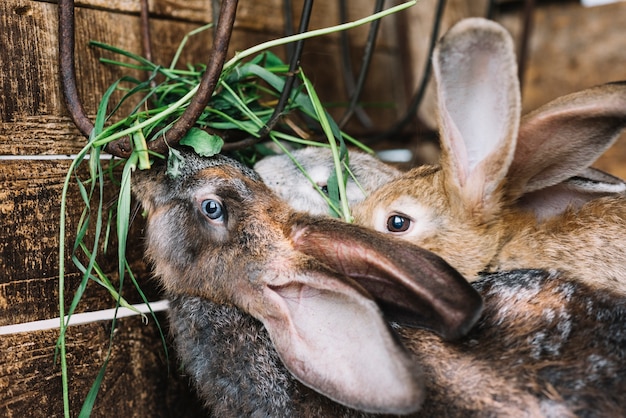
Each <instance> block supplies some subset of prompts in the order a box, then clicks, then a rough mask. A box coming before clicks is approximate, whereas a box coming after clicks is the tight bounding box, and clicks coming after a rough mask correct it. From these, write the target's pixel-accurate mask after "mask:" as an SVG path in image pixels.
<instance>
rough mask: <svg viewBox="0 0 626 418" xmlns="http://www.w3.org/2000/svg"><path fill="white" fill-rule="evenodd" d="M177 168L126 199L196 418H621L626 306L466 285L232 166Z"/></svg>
mask: <svg viewBox="0 0 626 418" xmlns="http://www.w3.org/2000/svg"><path fill="white" fill-rule="evenodd" d="M183 155H184V157H185V160H184V161H185V162H184V165H183V167H182V168H181V170H180V174H179V175H178V176H177V177H172V176H170V175H168V174H166V173H165V172H164V171H165V170H164V169H163V167H162V166H158V165H155V167H153V168H152V169H150V170H148V171H146V172H138V173H136V174H135V175H134V176H133V191H134V193H135V195H136V197H137V198H138V200H139V201H140V203H141V204H142V206H143V208H144V209H145V211H146V213H147V224H146V255H147V258H148V260H149V261H150V262H151V264H152V266H153V267H154V272H155V275H156V276H157V277H158V279H159V281H160V284H161V285H162V287H163V289H164V291H165V293H166V295H167V296H168V298H169V300H170V310H169V321H170V332H171V333H172V335H173V337H174V343H175V347H176V349H177V353H178V356H179V358H180V360H181V362H182V365H183V366H184V369H185V371H186V373H187V374H188V375H189V376H190V377H191V379H192V381H193V382H194V384H195V387H196V389H197V391H198V393H199V395H200V396H201V398H202V399H203V400H204V402H205V405H206V407H207V413H208V414H209V415H210V416H215V417H223V416H228V417H230V416H276V417H287V416H297V417H327V416H333V417H353V416H354V417H358V416H361V417H363V416H373V415H371V414H393V415H411V416H423V417H430V416H463V417H465V416H481V417H487V416H498V417H500V416H502V417H506V416H510V417H522V416H533V417H535V416H553V417H567V416H577V415H578V416H582V417H585V416H589V417H591V416H598V417H600V416H619V415H623V414H624V413H625V412H626V397H624V396H623V393H624V390H626V370H625V369H626V358H625V357H626V323H625V322H624V321H623V318H624V315H625V314H626V299H625V298H624V296H623V295H620V294H617V293H614V292H610V291H600V290H598V289H594V288H592V287H590V286H588V285H586V284H585V283H582V282H580V281H578V280H573V279H571V278H569V277H567V276H565V275H564V273H561V272H556V271H554V272H549V271H542V270H517V271H511V272H498V273H484V274H483V275H482V276H481V278H480V279H479V280H477V281H475V282H473V283H471V284H470V283H469V282H467V281H466V280H465V278H464V277H462V276H461V275H460V274H459V273H458V272H457V271H456V270H455V269H453V268H451V267H450V265H449V264H447V263H446V262H445V261H444V260H443V259H441V258H440V257H438V256H436V255H435V254H433V253H431V252H429V251H426V250H423V249H421V248H419V247H417V246H415V245H413V244H410V243H404V242H402V241H401V240H397V239H395V238H394V237H390V236H388V235H386V234H383V233H380V232H377V231H373V230H371V229H367V228H364V227H361V226H358V225H354V224H349V223H345V222H342V221H340V220H338V219H333V218H330V217H327V216H320V215H310V214H308V213H305V212H299V211H295V210H294V209H293V208H291V207H290V206H289V205H288V204H287V203H286V202H285V201H283V200H282V199H281V198H279V197H278V196H277V195H276V194H274V193H273V192H272V191H271V190H270V189H269V188H268V187H267V186H266V185H265V184H264V183H263V182H262V181H261V178H260V177H259V176H258V175H257V174H256V173H255V172H254V171H252V170H251V169H249V168H247V167H245V166H243V165H242V164H240V163H238V162H236V161H234V160H232V159H230V158H228V157H225V156H221V155H216V156H214V157H210V158H201V157H198V156H196V155H194V154H192V153H186V152H185V153H183ZM376 416H379V415H376Z"/></svg>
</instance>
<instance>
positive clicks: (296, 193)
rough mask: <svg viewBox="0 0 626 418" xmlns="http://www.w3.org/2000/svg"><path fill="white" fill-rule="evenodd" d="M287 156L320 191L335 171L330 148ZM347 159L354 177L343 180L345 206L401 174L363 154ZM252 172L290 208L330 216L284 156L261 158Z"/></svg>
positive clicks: (356, 152) (353, 153)
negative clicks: (345, 195) (344, 181)
mask: <svg viewBox="0 0 626 418" xmlns="http://www.w3.org/2000/svg"><path fill="white" fill-rule="evenodd" d="M291 154H292V156H293V158H294V159H295V160H296V161H297V162H298V163H299V164H300V165H301V166H302V167H303V168H304V170H305V171H306V172H307V174H308V175H309V177H310V179H311V180H312V181H313V183H315V185H316V186H318V187H319V188H320V189H322V190H324V188H325V187H326V186H327V182H328V178H329V177H330V175H331V174H332V173H333V171H334V170H335V166H334V163H333V157H332V153H331V150H330V148H326V147H322V146H309V147H306V148H301V149H298V150H295V151H292V152H291ZM348 157H349V164H348V166H349V168H350V170H351V171H352V173H353V174H354V178H352V177H351V176H348V178H347V185H346V193H347V196H348V205H349V206H352V205H354V204H355V203H357V202H360V201H362V200H363V199H364V198H365V197H366V196H367V195H368V194H369V193H371V192H372V191H374V190H376V189H377V188H379V187H380V186H382V185H383V184H385V183H387V182H388V181H389V180H391V179H392V178H394V177H396V176H398V175H399V174H400V173H401V171H400V170H398V169H397V168H395V167H393V166H392V165H389V164H386V163H384V162H383V161H381V160H379V159H378V158H376V157H375V156H374V155H371V154H368V153H366V152H363V151H359V150H356V149H354V150H349V152H348ZM254 170H255V171H256V172H257V173H258V174H259V175H260V176H261V178H262V179H263V181H264V182H265V184H267V185H268V186H269V187H270V188H271V189H272V190H273V191H274V192H275V193H276V194H278V195H279V196H280V197H282V198H283V199H285V200H286V201H288V202H289V204H290V205H291V206H292V207H293V208H294V209H297V210H302V211H306V212H308V213H311V214H319V215H327V214H329V213H330V210H329V207H328V203H326V201H325V200H324V198H323V197H322V196H321V195H320V193H319V191H318V190H317V189H316V188H315V186H314V185H313V184H311V180H309V179H307V177H306V176H305V175H304V174H303V173H302V171H300V169H299V168H298V166H297V165H296V164H295V163H294V162H293V160H292V159H291V158H290V157H289V156H288V155H287V154H279V155H272V156H268V157H265V158H262V159H260V160H259V161H258V162H257V163H256V164H255V165H254ZM355 180H356V181H355Z"/></svg>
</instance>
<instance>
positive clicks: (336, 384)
mask: <svg viewBox="0 0 626 418" xmlns="http://www.w3.org/2000/svg"><path fill="white" fill-rule="evenodd" d="M295 216H296V218H294V219H292V221H293V222H290V223H289V224H290V225H293V226H292V227H291V232H290V235H291V239H292V241H293V248H294V250H295V251H296V254H299V255H292V256H289V257H288V261H285V260H278V259H277V260H274V261H273V262H272V265H273V268H274V269H275V270H276V272H275V273H273V274H269V275H268V274H265V275H264V277H263V279H262V280H263V282H264V284H263V286H264V287H263V288H264V290H263V292H262V297H261V298H258V299H257V300H256V301H254V302H252V303H249V304H248V306H247V310H248V311H249V312H250V313H251V314H253V315H254V316H255V317H257V318H258V319H259V320H261V321H262V322H263V324H264V325H265V327H266V328H267V330H268V332H269V334H270V338H271V339H272V342H273V344H274V346H275V347H276V350H277V352H278V353H279V355H280V357H281V359H282V361H283V363H284V364H285V366H286V367H287V368H288V369H289V371H290V372H291V373H292V374H293V375H294V376H295V377H296V378H297V379H299V380H300V381H301V382H303V383H304V384H305V385H307V386H309V387H311V388H313V389H315V390H316V391H318V392H320V393H322V394H324V395H325V396H327V397H329V398H331V399H333V400H335V401H337V402H339V403H341V404H344V405H347V406H349V407H353V408H356V409H359V410H363V411H368V412H377V413H388V414H405V413H411V412H414V411H416V410H418V409H419V407H420V405H421V402H422V400H423V397H424V391H423V382H422V376H421V373H420V370H419V367H418V365H416V364H415V362H414V361H413V359H412V358H411V356H410V354H409V353H408V352H406V350H405V349H404V347H403V346H402V345H401V344H400V343H399V340H398V338H397V337H396V336H395V335H394V333H393V331H392V330H391V328H390V327H389V325H388V324H387V321H386V318H385V315H384V313H383V312H382V311H381V309H380V308H379V306H378V304H377V303H376V301H385V303H386V304H387V305H388V307H391V306H397V308H398V309H400V310H402V312H403V315H402V317H407V318H408V317H409V316H410V313H411V312H414V316H416V317H417V319H416V320H415V322H416V323H419V324H421V325H422V326H424V327H427V328H432V329H435V330H437V331H438V332H439V331H440V332H441V333H442V334H445V336H446V337H450V338H454V337H459V336H461V335H463V334H465V333H466V332H467V331H469V329H470V328H471V327H472V325H473V324H474V323H475V322H476V321H477V319H478V317H479V315H480V313H481V310H482V299H481V298H480V296H479V295H478V293H476V291H475V290H474V289H473V288H472V287H471V285H469V283H467V282H466V281H465V280H464V279H463V278H462V277H460V275H459V274H458V273H457V272H456V271H454V270H453V269H452V268H450V267H449V266H448V265H447V264H445V262H443V260H441V259H440V258H438V257H436V256H434V255H432V254H431V253H427V252H424V253H422V250H420V249H419V248H417V247H412V246H410V245H407V244H406V243H402V242H399V241H398V240H394V239H392V238H390V237H387V236H385V235H383V234H380V233H378V232H375V231H369V230H366V229H364V228H361V227H358V226H355V225H350V224H346V223H344V222H340V221H336V220H332V219H312V218H310V217H307V216H303V215H295ZM407 247H408V248H409V250H405V251H400V249H402V248H405V249H406V248H407ZM411 249H413V250H411ZM425 254H426V255H425ZM283 263H287V264H283ZM396 295H401V296H400V297H398V298H396V297H395V296H396ZM396 299H398V300H397V303H396V305H394V304H393V301H395V300H396ZM391 311H392V312H393V309H391ZM385 312H386V311H385Z"/></svg>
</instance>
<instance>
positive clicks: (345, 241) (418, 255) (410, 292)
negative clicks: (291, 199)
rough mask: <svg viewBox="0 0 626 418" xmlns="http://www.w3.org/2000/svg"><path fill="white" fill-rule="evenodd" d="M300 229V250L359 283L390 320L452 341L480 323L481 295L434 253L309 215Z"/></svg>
mask: <svg viewBox="0 0 626 418" xmlns="http://www.w3.org/2000/svg"><path fill="white" fill-rule="evenodd" d="M295 225H296V226H294V231H297V232H294V233H292V236H293V237H294V238H292V239H293V241H294V246H295V248H296V249H298V250H299V251H301V252H303V253H305V254H307V255H310V256H313V257H315V258H317V259H318V260H320V261H322V262H324V263H325V264H326V265H328V266H330V267H331V268H333V269H334V270H336V271H338V272H340V273H341V274H343V275H345V276H347V277H350V278H351V279H353V280H355V281H356V282H357V283H358V284H359V285H360V286H362V287H363V288H365V289H366V290H367V291H368V292H369V293H370V294H371V295H372V296H373V297H374V298H375V299H376V301H377V302H378V304H379V305H380V306H381V308H382V310H383V312H384V313H385V315H386V316H387V319H389V320H391V321H394V322H399V323H401V324H402V325H405V326H411V327H419V328H426V329H429V330H431V331H434V332H436V333H437V334H439V335H440V336H442V337H443V338H445V339H450V340H451V339H455V338H458V337H460V336H462V335H465V333H467V331H469V329H470V328H471V327H472V326H473V325H474V323H475V322H476V320H477V319H478V316H479V315H480V312H481V309H482V298H481V297H480V295H479V294H478V292H476V290H475V289H474V288H473V287H472V286H471V285H470V284H469V283H468V282H467V280H466V279H465V278H463V276H461V274H459V273H458V272H457V271H456V270H455V269H454V268H452V267H451V266H450V265H449V264H448V263H446V262H445V261H444V260H443V259H442V258H441V257H439V256H437V255H435V254H433V253H431V252H430V251H426V250H424V249H422V248H420V247H417V246H415V245H412V244H410V243H407V242H405V241H399V240H397V239H394V238H392V237H390V236H387V235H385V234H381V233H379V232H375V231H369V230H365V229H363V228H361V227H358V226H355V225H350V224H347V223H344V222H339V221H332V220H315V219H314V220H311V218H308V217H307V218H302V219H301V220H300V221H298V222H296V224H295Z"/></svg>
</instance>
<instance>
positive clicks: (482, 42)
mask: <svg viewBox="0 0 626 418" xmlns="http://www.w3.org/2000/svg"><path fill="white" fill-rule="evenodd" d="M433 69H434V76H435V81H436V86H437V98H438V106H439V125H440V135H441V138H440V140H441V146H442V167H443V170H444V172H445V174H446V178H447V184H448V186H449V187H450V188H452V189H453V190H452V191H456V192H457V193H459V194H460V197H461V199H462V201H463V202H464V203H465V204H466V205H468V204H469V205H484V204H486V205H489V204H490V203H493V204H498V203H499V201H498V200H499V196H497V195H494V193H495V192H496V191H497V190H498V188H499V187H500V186H501V184H502V182H503V180H504V178H505V175H506V173H507V171H508V168H509V164H510V162H511V160H512V158H513V151H514V149H515V140H516V137H517V130H518V127H519V119H520V112H521V104H520V91H519V82H518V79H517V64H516V59H515V53H514V46H513V41H512V40H511V37H510V35H509V34H508V32H507V31H506V30H505V29H504V28H502V27H501V26H500V25H498V24H497V23H494V22H492V21H489V20H486V19H481V18H470V19H464V20H461V21H460V22H459V23H457V24H456V25H455V26H454V27H452V29H450V30H449V31H448V33H447V34H446V35H445V36H444V37H443V38H442V40H441V41H440V43H439V45H438V46H437V48H436V50H435V52H434V55H433Z"/></svg>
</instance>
